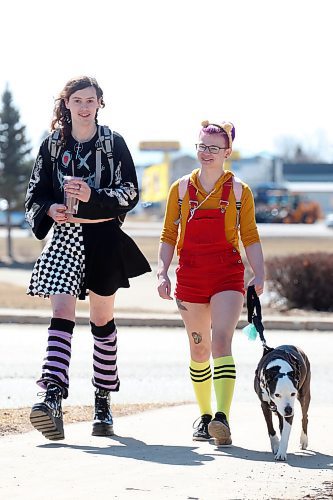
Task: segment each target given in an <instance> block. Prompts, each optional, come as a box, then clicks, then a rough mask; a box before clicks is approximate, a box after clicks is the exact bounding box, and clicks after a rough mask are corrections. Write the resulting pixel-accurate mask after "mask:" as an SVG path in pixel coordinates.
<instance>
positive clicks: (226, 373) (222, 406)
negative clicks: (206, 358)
mask: <svg viewBox="0 0 333 500" xmlns="http://www.w3.org/2000/svg"><path fill="white" fill-rule="evenodd" d="M213 380H214V390H215V396H216V411H217V412H219V411H220V412H223V413H224V414H225V415H226V417H227V420H228V422H229V413H230V406H231V401H232V397H233V394H234V388H235V382H236V367H235V362H234V358H233V357H232V356H222V357H220V358H215V359H214V377H213Z"/></svg>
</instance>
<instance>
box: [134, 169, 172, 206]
mask: <svg viewBox="0 0 333 500" xmlns="http://www.w3.org/2000/svg"><path fill="white" fill-rule="evenodd" d="M168 191H169V169H168V164H167V163H159V164H157V165H151V166H150V167H147V168H145V169H144V171H143V176H142V192H141V199H142V201H143V202H145V203H149V202H150V203H154V202H158V201H164V200H166V198H167V195H168Z"/></svg>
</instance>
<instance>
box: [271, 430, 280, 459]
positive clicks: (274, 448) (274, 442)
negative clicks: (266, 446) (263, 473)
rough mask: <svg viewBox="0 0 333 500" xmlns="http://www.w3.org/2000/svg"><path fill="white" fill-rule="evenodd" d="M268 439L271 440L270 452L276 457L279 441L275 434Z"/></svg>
mask: <svg viewBox="0 0 333 500" xmlns="http://www.w3.org/2000/svg"><path fill="white" fill-rule="evenodd" d="M269 439H270V440H271V448H272V452H273V453H274V455H276V453H277V452H278V449H279V445H280V440H279V438H278V437H277V435H276V434H275V436H269Z"/></svg>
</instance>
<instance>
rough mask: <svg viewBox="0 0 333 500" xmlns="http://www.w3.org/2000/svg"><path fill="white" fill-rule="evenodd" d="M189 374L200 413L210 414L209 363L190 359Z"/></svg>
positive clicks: (210, 384)
mask: <svg viewBox="0 0 333 500" xmlns="http://www.w3.org/2000/svg"><path fill="white" fill-rule="evenodd" d="M190 376H191V380H192V384H193V388H194V393H195V397H196V400H197V403H198V405H199V408H200V412H201V415H205V414H206V415H212V402H211V400H212V371H211V369H210V363H209V360H208V361H204V362H203V363H198V362H197V361H193V359H191V364H190Z"/></svg>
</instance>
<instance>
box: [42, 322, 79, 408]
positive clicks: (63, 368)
mask: <svg viewBox="0 0 333 500" xmlns="http://www.w3.org/2000/svg"><path fill="white" fill-rule="evenodd" d="M74 326H75V323H74V321H70V320H68V319H62V318H52V319H51V324H50V327H49V330H48V344H47V349H46V356H45V358H44V361H43V367H42V376H41V378H40V379H39V380H37V384H38V385H39V386H40V387H42V388H43V389H45V390H46V388H47V384H48V383H49V382H53V383H55V384H57V385H59V386H60V387H62V388H63V393H64V396H63V397H64V398H67V395H68V384H69V380H68V369H69V363H70V360H71V342H72V334H73V329H74Z"/></svg>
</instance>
